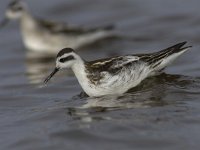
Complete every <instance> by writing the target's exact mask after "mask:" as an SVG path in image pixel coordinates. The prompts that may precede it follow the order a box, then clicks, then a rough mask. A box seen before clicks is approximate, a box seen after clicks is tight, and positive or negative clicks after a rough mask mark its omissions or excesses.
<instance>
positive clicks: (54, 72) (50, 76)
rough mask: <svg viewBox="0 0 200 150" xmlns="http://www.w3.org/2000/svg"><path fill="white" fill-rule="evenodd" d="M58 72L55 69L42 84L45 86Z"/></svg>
mask: <svg viewBox="0 0 200 150" xmlns="http://www.w3.org/2000/svg"><path fill="white" fill-rule="evenodd" d="M58 71H59V68H55V69H54V71H53V72H52V73H51V74H50V75H49V76H48V77H47V78H46V79H45V80H44V84H47V83H48V82H49V80H50V79H51V78H52V77H53V76H54V75H55V74H56V73H57V72H58Z"/></svg>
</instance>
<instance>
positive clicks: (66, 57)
mask: <svg viewBox="0 0 200 150" xmlns="http://www.w3.org/2000/svg"><path fill="white" fill-rule="evenodd" d="M80 60H81V58H80V57H79V56H78V55H77V54H76V52H75V51H74V50H73V49H71V48H64V49H62V50H61V51H60V52H59V53H58V54H57V57H56V67H55V69H54V71H53V72H52V73H51V74H50V75H49V76H48V77H47V78H46V80H45V81H44V82H45V83H47V82H48V81H49V80H50V79H51V78H52V77H53V76H54V75H55V74H56V73H57V72H58V71H59V70H61V69H67V68H72V67H73V65H74V64H76V63H77V62H79V61H80Z"/></svg>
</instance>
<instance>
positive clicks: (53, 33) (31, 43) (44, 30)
mask: <svg viewBox="0 0 200 150" xmlns="http://www.w3.org/2000/svg"><path fill="white" fill-rule="evenodd" d="M9 20H19V22H20V26H21V32H22V37H23V42H24V45H25V47H26V48H27V49H30V50H33V51H38V52H45V53H54V54H55V53H58V50H59V49H62V48H64V47H71V48H78V47H81V46H84V45H87V44H90V43H93V42H95V41H97V40H100V39H103V38H106V37H109V36H112V35H113V34H112V33H113V32H111V30H112V29H113V25H109V26H105V27H99V28H98V27H97V28H83V27H78V26H70V25H68V24H65V23H57V22H52V21H45V20H41V19H38V18H35V17H33V16H32V15H31V14H30V13H29V11H28V7H27V5H26V3H25V2H23V1H22V0H15V1H13V2H11V3H10V4H9V5H8V7H7V10H6V17H5V19H4V20H3V21H2V22H1V26H4V25H5V24H6V23H7V22H8V21H9Z"/></svg>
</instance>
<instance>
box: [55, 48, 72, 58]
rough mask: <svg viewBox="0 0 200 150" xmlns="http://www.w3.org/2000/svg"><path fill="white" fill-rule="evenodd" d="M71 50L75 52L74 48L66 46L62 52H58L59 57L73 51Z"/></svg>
mask: <svg viewBox="0 0 200 150" xmlns="http://www.w3.org/2000/svg"><path fill="white" fill-rule="evenodd" d="M71 52H74V50H73V49H72V48H64V49H62V50H61V51H60V52H58V54H57V57H60V56H62V55H64V54H67V53H71Z"/></svg>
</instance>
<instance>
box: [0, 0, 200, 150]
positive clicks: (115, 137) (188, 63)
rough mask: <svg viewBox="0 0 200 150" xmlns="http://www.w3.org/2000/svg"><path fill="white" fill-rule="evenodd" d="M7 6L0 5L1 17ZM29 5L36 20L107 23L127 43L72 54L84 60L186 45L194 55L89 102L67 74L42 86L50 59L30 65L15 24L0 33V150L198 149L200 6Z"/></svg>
mask: <svg viewBox="0 0 200 150" xmlns="http://www.w3.org/2000/svg"><path fill="white" fill-rule="evenodd" d="M7 3H8V1H6V0H4V1H0V11H1V13H0V16H1V17H3V12H4V9H5V7H6V4H7ZM28 3H29V5H30V6H31V10H32V12H33V13H34V14H35V15H36V16H40V17H43V18H49V19H53V20H64V21H66V22H70V23H72V24H80V25H84V26H91V27H92V26H100V25H105V24H110V23H114V24H116V26H117V29H116V32H118V33H120V34H123V35H124V36H126V37H130V39H127V38H121V39H107V40H103V41H99V42H97V43H95V44H93V45H91V46H88V47H84V48H82V49H79V50H80V51H79V53H80V55H82V56H83V57H84V58H85V59H88V60H94V59H96V58H102V57H106V56H112V55H122V54H129V53H143V52H153V51H156V50H160V49H163V48H166V47H168V46H171V45H173V44H176V43H178V42H182V41H185V40H186V41H188V42H189V45H193V48H192V50H191V51H188V52H187V53H185V54H184V55H183V56H182V57H180V58H179V59H178V60H177V61H176V62H175V63H174V64H173V65H172V66H171V67H169V68H167V70H166V71H165V73H164V74H162V75H160V76H158V77H153V78H150V79H147V80H145V81H144V82H143V83H142V84H141V85H140V86H139V87H136V88H134V89H133V90H131V91H130V92H129V93H127V94H124V95H123V96H121V97H110V96H109V97H101V98H88V97H86V96H84V95H83V94H80V93H81V91H82V90H81V88H80V86H79V84H78V82H77V81H76V78H75V77H74V76H73V74H72V72H71V71H68V72H67V71H63V72H62V73H60V74H59V75H57V77H55V78H54V79H53V80H52V82H51V83H50V84H49V85H48V86H44V85H43V84H42V81H43V80H44V78H45V77H46V76H47V75H48V74H49V72H50V71H51V70H52V69H53V67H54V62H53V60H51V59H39V58H37V57H35V58H30V57H29V56H30V55H29V53H26V50H25V48H24V46H23V44H22V41H21V38H20V32H19V29H18V25H17V23H14V22H13V23H10V24H9V25H8V26H7V27H5V28H4V29H2V30H1V32H0V34H1V40H0V44H1V54H0V68H1V71H0V79H1V83H0V118H1V119H0V149H2V150H6V149H9V150H11V149H13V150H27V149H30V150H31V149H33V150H35V149H37V150H39V149H41V150H44V149H48V150H51V149H52V150H54V149H68V150H70V149H76V150H79V149H81V150H90V149H96V150H97V149H105V150H107V149H109V150H110V149H139V150H145V149H148V150H151V149H152V150H160V149H166V150H168V149H174V150H177V149H198V148H199V146H200V144H199V140H200V109H199V108H200V65H199V64H200V52H199V46H200V40H199V39H200V37H199V33H200V27H199V25H200V10H199V5H200V2H199V1H197V0H190V1H188V0H177V1H173V0H168V1H161V0H148V1H144V0H110V1H106V2H104V1H97V0H84V1H82V0H76V1H73V0H56V1H55V0H51V1H50V0H49V1H48V5H47V4H46V3H45V2H44V3H41V1H40V0H34V1H33V0H32V1H31V0H29V1H28ZM93 51H95V53H93ZM66 74H67V77H66Z"/></svg>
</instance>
